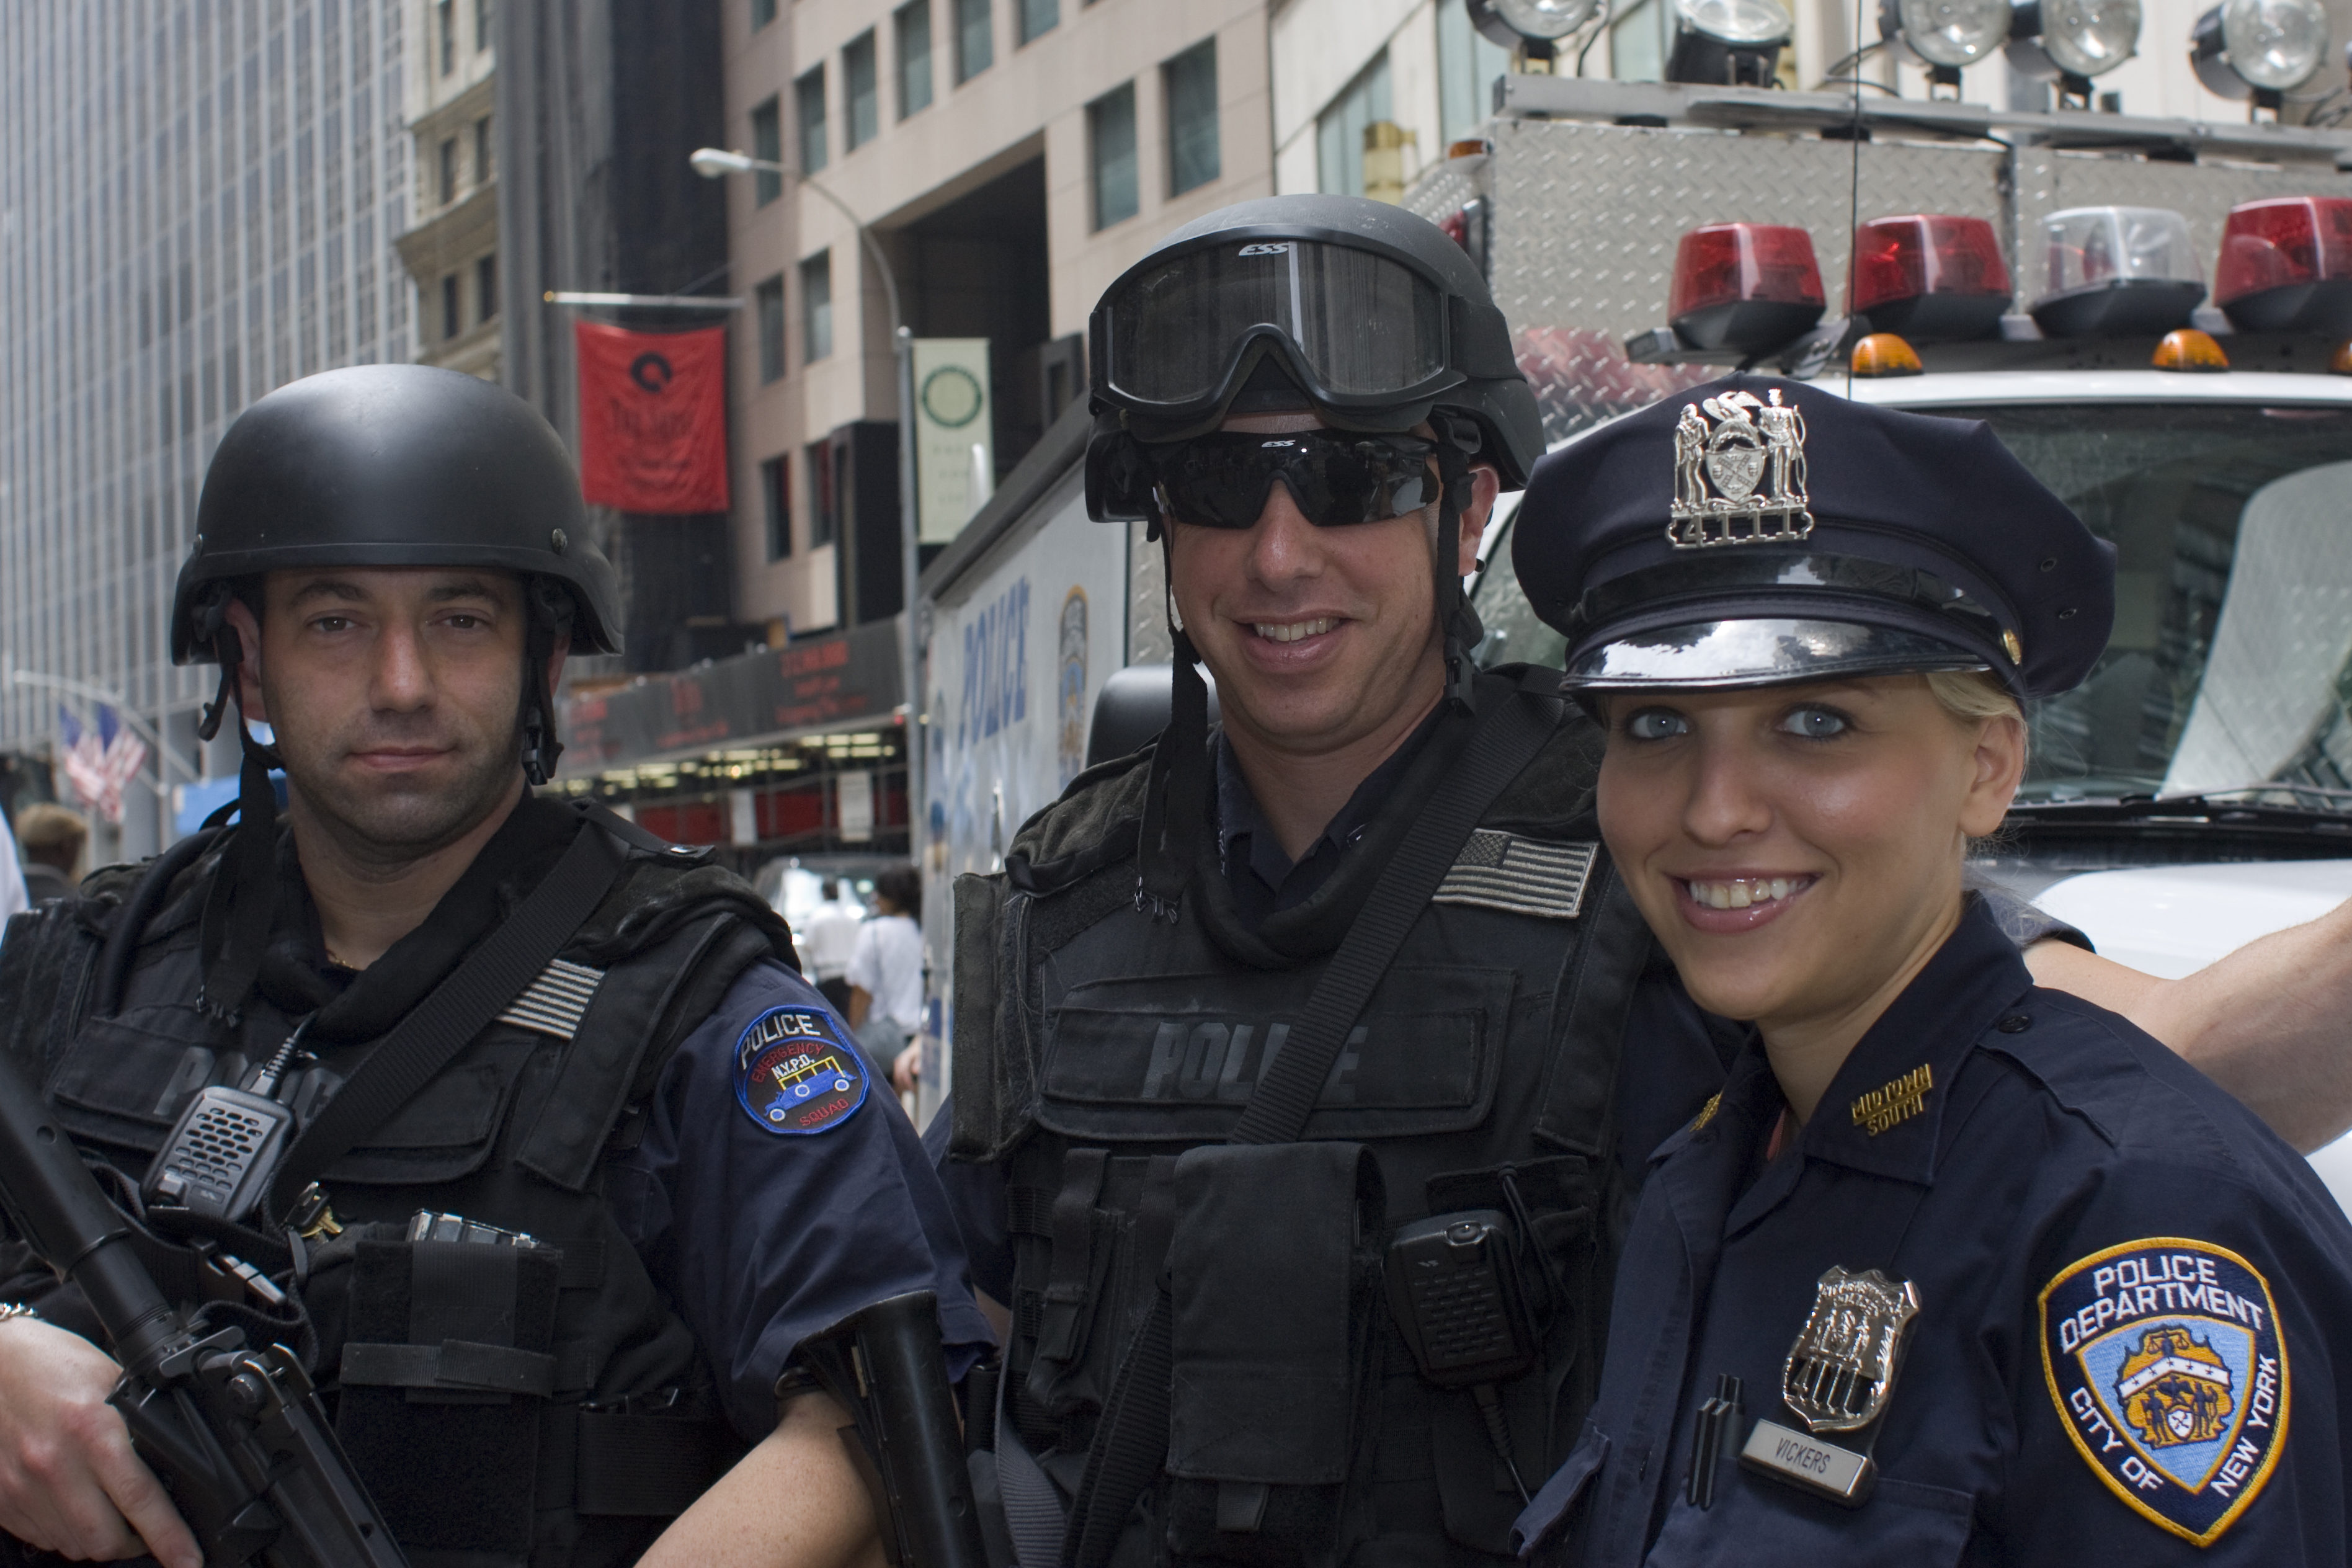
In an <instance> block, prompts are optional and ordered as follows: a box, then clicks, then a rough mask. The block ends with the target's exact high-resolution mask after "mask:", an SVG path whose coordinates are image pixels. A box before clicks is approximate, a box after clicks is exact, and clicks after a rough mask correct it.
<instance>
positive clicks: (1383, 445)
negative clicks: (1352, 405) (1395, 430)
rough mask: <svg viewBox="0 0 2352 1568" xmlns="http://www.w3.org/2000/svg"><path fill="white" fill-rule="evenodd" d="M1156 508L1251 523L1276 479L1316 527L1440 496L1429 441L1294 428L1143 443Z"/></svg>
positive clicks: (1415, 507)
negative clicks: (1157, 444) (1287, 431)
mask: <svg viewBox="0 0 2352 1568" xmlns="http://www.w3.org/2000/svg"><path fill="white" fill-rule="evenodd" d="M1147 450H1148V451H1149V453H1150V466H1151V468H1152V472H1153V476H1154V478H1155V479H1156V480H1157V481H1158V483H1157V488H1158V490H1159V496H1160V504H1161V505H1162V506H1163V507H1165V508H1166V509H1167V510H1168V512H1169V513H1170V515H1171V516H1173V517H1174V518H1175V519H1176V521H1179V522H1189V523H1192V524H1194V525H1196V526H1198V527H1202V528H1255V527H1256V526H1257V520H1258V518H1259V516H1260V514H1262V513H1263V512H1264V511H1265V503H1266V498H1267V497H1268V496H1270V495H1271V494H1273V492H1274V486H1275V482H1276V480H1277V479H1279V480H1280V481H1281V482H1282V484H1283V485H1284V486H1285V488H1286V489H1288V490H1289V491H1290V494H1291V498H1292V499H1293V500H1296V501H1297V503H1298V510H1300V511H1301V512H1303V513H1305V514H1306V517H1307V521H1309V522H1311V523H1313V524H1315V526H1317V527H1318V528H1346V527H1349V526H1351V525H1353V524H1355V523H1360V522H1379V521H1383V520H1385V519H1388V518H1392V517H1403V516H1405V515H1406V514H1407V513H1409V512H1415V511H1419V510H1422V509H1423V508H1424V507H1426V506H1428V505H1430V504H1431V503H1432V502H1433V501H1435V500H1437V499H1438V492H1439V484H1440V481H1439V479H1438V476H1437V470H1436V469H1435V468H1434V467H1433V466H1432V464H1431V462H1430V458H1432V457H1433V455H1434V454H1435V453H1436V451H1437V445H1436V443H1435V442H1433V441H1424V440H1422V439H1420V438H1419V437H1411V436H1358V435H1353V434H1349V433H1346V432H1332V431H1319V430H1301V431H1296V432H1292V433H1290V434H1285V435H1255V434H1252V433H1250V432H1246V431H1239V430H1221V431H1218V432H1216V433H1214V434H1212V435H1208V436H1202V437H1195V438H1194V439H1192V440H1190V441H1179V442H1175V443H1172V444H1171V445H1169V446H1166V447H1150V448H1147Z"/></svg>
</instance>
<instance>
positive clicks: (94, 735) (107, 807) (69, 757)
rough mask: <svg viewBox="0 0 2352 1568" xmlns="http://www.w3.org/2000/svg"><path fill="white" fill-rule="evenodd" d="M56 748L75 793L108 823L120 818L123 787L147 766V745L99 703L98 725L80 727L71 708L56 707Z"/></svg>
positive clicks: (106, 707)
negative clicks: (85, 727)
mask: <svg viewBox="0 0 2352 1568" xmlns="http://www.w3.org/2000/svg"><path fill="white" fill-rule="evenodd" d="M58 741H59V742H60V745H59V747H58V750H59V752H60V753H61V761H62V763H63V764H64V767H65V773H66V777H67V778H68V779H70V780H72V781H73V786H74V794H76V795H79V796H80V797H81V803H82V804H83V805H87V806H89V807H91V808H92V809H93V810H95V811H97V812H98V813H99V815H100V816H103V817H105V818H106V820H107V821H109V822H116V823H119V822H121V820H122V786H123V785H124V784H129V783H130V782H131V780H132V779H134V778H136V777H137V776H138V774H139V770H140V769H141V768H143V767H145V766H146V765H147V747H146V744H145V742H142V741H141V740H140V739H139V737H138V736H136V735H133V734H132V733H131V731H128V730H126V729H124V728H123V727H122V721H121V720H120V719H118V718H117V717H116V716H115V712H114V710H113V709H111V708H110V707H108V706H107V705H106V704H105V703H103V702H101V703H100V704H99V705H98V728H97V730H95V731H90V730H85V729H84V728H82V723H81V721H80V720H79V719H77V718H75V717H74V715H73V710H71V709H70V708H67V707H65V706H64V705H63V704H60V705H59V706H58Z"/></svg>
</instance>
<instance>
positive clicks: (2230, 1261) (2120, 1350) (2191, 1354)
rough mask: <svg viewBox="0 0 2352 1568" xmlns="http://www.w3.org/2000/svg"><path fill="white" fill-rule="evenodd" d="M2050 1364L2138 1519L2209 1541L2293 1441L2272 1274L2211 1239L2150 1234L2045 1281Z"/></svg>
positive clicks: (2090, 1452)
mask: <svg viewBox="0 0 2352 1568" xmlns="http://www.w3.org/2000/svg"><path fill="white" fill-rule="evenodd" d="M2042 1373H2043V1375H2044V1377H2045V1378H2046V1379H2047V1381H2048V1383H2049V1385H2050V1397H2051V1398H2052V1399H2053V1401H2055V1402H2056V1404H2057V1406H2058V1417H2059V1419H2060V1421H2062V1422H2063V1424H2064V1425H2065V1427H2066V1435H2067V1436H2070V1437H2072V1438H2073V1439H2074V1447H2075V1448H2076V1449H2077V1450H2079V1451H2080V1452H2081V1454H2082V1456H2083V1459H2084V1463H2086V1464H2088V1465H2089V1466H2090V1467H2091V1468H2092V1469H2094V1470H2095V1471H2097V1472H2098V1475H2099V1479H2101V1480H2103V1481H2105V1482H2106V1483H2107V1486H2108V1488H2109V1489H2110V1490H2112V1491H2113V1492H2114V1493H2115V1494H2116V1496H2117V1497H2119V1498H2121V1499H2122V1500H2124V1502H2125V1503H2126V1505H2127V1506H2129V1507H2130V1508H2131V1509H2132V1510H2134V1511H2135V1512H2137V1513H2138V1514H2140V1515H2141V1516H2142V1517H2143V1518H2146V1519H2147V1520H2150V1521H2154V1522H2155V1523H2156V1524H2158V1525H2159V1526H2161V1527H2162V1528H2164V1529H2165V1530H2168V1531H2171V1532H2172V1533H2173V1534H2175V1535H2178V1536H2179V1537H2181V1538H2182V1539H2183V1540H2185V1541H2192V1542H2196V1543H2197V1544H2198V1545H2200V1546H2210V1545H2211V1544H2212V1543H2213V1542H2215V1541H2218V1540H2220V1539H2221V1534H2222V1532H2223V1531H2226V1530H2228V1529H2229V1528H2230V1526H2231V1525H2232V1524H2235V1523H2236V1522H2237V1521H2238V1518H2239V1516H2240V1515H2241V1514H2242V1513H2244V1512H2245V1510H2246V1509H2247V1507H2248V1505H2250V1504H2251V1503H2252V1501H2253V1500H2254V1499H2255V1497H2256V1496H2257V1495H2258V1494H2259V1493H2260V1492H2261V1491H2262V1489H2263V1483H2264V1482H2266V1481H2268V1480H2269V1479H2270V1475H2271V1469H2272V1468H2273V1466H2274V1465H2276V1464H2277V1463H2278V1457H2279V1453H2280V1451H2281V1449H2282V1448H2284V1446H2285V1444H2286V1417H2287V1364H2286V1342H2285V1340H2284V1338H2283V1337H2282V1336H2281V1335H2280V1332H2279V1325H2278V1312H2277V1309H2276V1308H2275V1307H2274V1306H2273V1303H2272V1300H2271V1288H2270V1283H2269V1281H2267V1280H2265V1279H2263V1277H2262V1274H2261V1273H2260V1272H2259V1271H2258V1270H2257V1269H2256V1268H2254V1266H2253V1265H2252V1264H2251V1263H2249V1262H2247V1261H2246V1260H2245V1259H2244V1258H2241V1257H2239V1256H2238V1255H2237V1254H2236V1253H2234V1252H2231V1251H2230V1250H2229V1249H2228V1248H2227V1247H2216V1246H2214V1245H2213V1244H2212V1243H2211V1242H2208V1241H2190V1240H2186V1239H2183V1238H2181V1237H2168V1236H2158V1237H2145V1238H2143V1239H2141V1240H2138V1241H2127V1242H2125V1243H2124V1244H2123V1245H2122V1246H2120V1247H2108V1248H2106V1249H2105V1251H2103V1252H2095V1253H2093V1254H2091V1256H2090V1257H2088V1258H2083V1259H2081V1260H2079V1261H2077V1262H2074V1263H2072V1264H2069V1265H2068V1266H2067V1267H2066V1268H2063V1269H2062V1270H2061V1271H2060V1272H2059V1274H2058V1277H2057V1278H2056V1279H2053V1280H2051V1281H2050V1283H2049V1285H2048V1286H2047V1287H2046V1288H2045V1289H2043V1290H2042Z"/></svg>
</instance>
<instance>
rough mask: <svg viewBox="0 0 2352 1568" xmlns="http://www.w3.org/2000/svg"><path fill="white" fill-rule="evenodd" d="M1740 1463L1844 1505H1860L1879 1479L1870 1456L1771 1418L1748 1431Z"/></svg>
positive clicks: (1875, 1466) (1856, 1506) (1876, 1467)
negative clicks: (1791, 1427)
mask: <svg viewBox="0 0 2352 1568" xmlns="http://www.w3.org/2000/svg"><path fill="white" fill-rule="evenodd" d="M1739 1462H1740V1463H1741V1464H1743V1465H1746V1466H1747V1467H1748V1468H1749V1469H1752V1470H1761V1471H1762V1472H1763V1473H1764V1474H1766V1475H1768V1476H1770V1477H1771V1478H1772V1479H1775V1480H1780V1481H1787V1482H1790V1484H1792V1485H1795V1486H1800V1487H1802V1488H1804V1489H1806V1490H1807V1491H1809V1492H1813V1493H1816V1494H1818V1495H1819V1496H1822V1497H1825V1498H1827V1499H1829V1500H1831V1501H1832V1502H1833V1503H1837V1504H1839V1505H1841V1506H1842V1507H1845V1508H1860V1507H1861V1506H1862V1505H1863V1502H1864V1500H1865V1499H1867V1498H1868V1497H1869V1496H1870V1487H1871V1483H1872V1482H1873V1481H1874V1480H1876V1479H1878V1466H1877V1464H1876V1463H1875V1462H1874V1461H1873V1460H1872V1458H1870V1456H1869V1455H1867V1454H1857V1453H1855V1452H1854V1451H1853V1449H1851V1448H1841V1447H1838V1446H1837V1445H1836V1444H1835V1443H1824V1442H1822V1440H1821V1439H1820V1438H1819V1437H1814V1436H1808V1435H1807V1434H1805V1433H1802V1432H1795V1431H1791V1430H1790V1429H1789V1428H1788V1427H1786V1426H1780V1424H1779V1423H1777V1422H1772V1421H1759V1422H1757V1423H1756V1429H1755V1430H1754V1431H1752V1432H1750V1433H1748V1446H1747V1447H1744V1448H1742V1449H1740V1450H1739Z"/></svg>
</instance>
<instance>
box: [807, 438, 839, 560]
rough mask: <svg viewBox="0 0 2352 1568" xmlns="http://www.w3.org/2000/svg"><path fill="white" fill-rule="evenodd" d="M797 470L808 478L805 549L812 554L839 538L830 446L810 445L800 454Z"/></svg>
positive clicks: (811, 443) (829, 444)
mask: <svg viewBox="0 0 2352 1568" xmlns="http://www.w3.org/2000/svg"><path fill="white" fill-rule="evenodd" d="M801 468H802V470H803V472H805V473H806V474H807V475H808V487H809V548H810V549H811V550H814V549H817V548H818V547H820V546H822V545H826V544H831V543H833V542H835V540H837V539H839V538H840V537H841V507H840V500H839V497H837V496H836V495H835V493H834V483H833V479H834V475H833V443H832V442H830V441H812V442H810V443H809V445H808V449H807V450H806V451H805V452H803V454H802V461H801Z"/></svg>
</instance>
